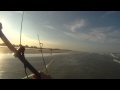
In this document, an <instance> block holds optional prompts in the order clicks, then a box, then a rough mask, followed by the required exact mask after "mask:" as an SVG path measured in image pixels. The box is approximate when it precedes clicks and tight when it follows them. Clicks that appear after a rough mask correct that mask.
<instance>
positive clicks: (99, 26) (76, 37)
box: [0, 11, 120, 52]
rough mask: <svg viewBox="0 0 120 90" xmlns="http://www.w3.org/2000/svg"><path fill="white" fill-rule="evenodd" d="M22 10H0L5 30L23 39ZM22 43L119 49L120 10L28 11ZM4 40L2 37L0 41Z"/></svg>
mask: <svg viewBox="0 0 120 90" xmlns="http://www.w3.org/2000/svg"><path fill="white" fill-rule="evenodd" d="M21 18H22V11H0V22H2V24H3V32H4V34H5V35H6V36H7V38H8V39H9V40H10V41H11V42H12V43H14V44H19V42H20V26H21ZM22 32H23V33H22V44H23V45H29V46H31V45H34V46H38V45H39V44H38V40H37V34H39V36H40V40H41V42H42V43H43V44H44V47H51V48H63V49H71V50H79V51H90V52H91V51H92V52H120V12H119V11H25V14H24V21H23V30H22ZM0 43H2V41H0Z"/></svg>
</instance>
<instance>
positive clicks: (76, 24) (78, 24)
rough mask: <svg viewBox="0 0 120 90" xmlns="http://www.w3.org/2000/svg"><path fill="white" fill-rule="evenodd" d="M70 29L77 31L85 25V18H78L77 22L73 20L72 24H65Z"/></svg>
mask: <svg viewBox="0 0 120 90" xmlns="http://www.w3.org/2000/svg"><path fill="white" fill-rule="evenodd" d="M65 26H66V27H67V28H68V29H69V30H71V31H72V32H76V31H77V30H78V29H80V28H82V27H83V26H85V20H83V19H82V20H79V21H78V20H77V21H75V22H72V23H71V24H70V25H65Z"/></svg>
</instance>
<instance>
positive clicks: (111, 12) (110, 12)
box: [101, 11, 117, 18]
mask: <svg viewBox="0 0 120 90" xmlns="http://www.w3.org/2000/svg"><path fill="white" fill-rule="evenodd" d="M116 12H117V11H108V12H107V13H105V14H104V15H102V16H101V17H102V18H104V17H106V16H108V15H110V14H113V13H116Z"/></svg>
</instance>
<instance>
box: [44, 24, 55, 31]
mask: <svg viewBox="0 0 120 90" xmlns="http://www.w3.org/2000/svg"><path fill="white" fill-rule="evenodd" d="M45 27H47V28H49V29H53V30H55V28H54V27H53V26H51V25H48V26H45Z"/></svg>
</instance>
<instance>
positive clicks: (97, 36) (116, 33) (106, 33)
mask: <svg viewBox="0 0 120 90" xmlns="http://www.w3.org/2000/svg"><path fill="white" fill-rule="evenodd" d="M64 34H65V35H68V36H71V37H73V38H75V39H79V40H85V41H91V42H101V43H120V39H119V38H120V30H113V28H112V27H103V28H93V29H90V31H89V32H86V33H82V32H80V33H71V32H64Z"/></svg>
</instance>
